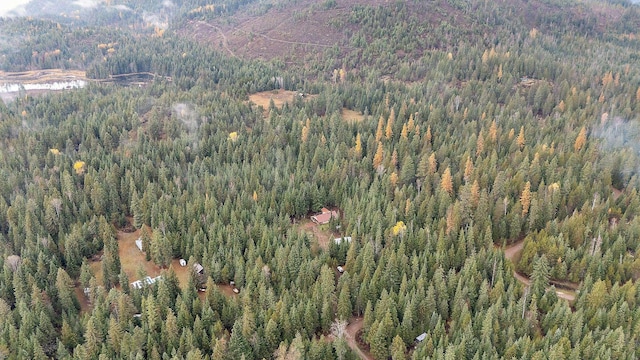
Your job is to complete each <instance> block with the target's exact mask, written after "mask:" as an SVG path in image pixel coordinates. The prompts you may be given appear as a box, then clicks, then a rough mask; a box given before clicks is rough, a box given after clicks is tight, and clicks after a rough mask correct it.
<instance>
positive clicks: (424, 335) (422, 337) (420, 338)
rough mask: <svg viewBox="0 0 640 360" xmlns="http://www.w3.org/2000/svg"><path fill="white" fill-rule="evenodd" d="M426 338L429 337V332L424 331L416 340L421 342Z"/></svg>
mask: <svg viewBox="0 0 640 360" xmlns="http://www.w3.org/2000/svg"><path fill="white" fill-rule="evenodd" d="M426 338H427V333H422V334H420V335H418V337H416V341H418V342H421V341H424V339H426Z"/></svg>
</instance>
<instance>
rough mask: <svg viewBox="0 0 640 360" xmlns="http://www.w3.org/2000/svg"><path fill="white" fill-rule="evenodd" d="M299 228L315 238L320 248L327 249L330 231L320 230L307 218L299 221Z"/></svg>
mask: <svg viewBox="0 0 640 360" xmlns="http://www.w3.org/2000/svg"><path fill="white" fill-rule="evenodd" d="M299 229H300V230H302V231H304V232H305V233H307V235H309V236H311V237H312V238H315V239H316V240H317V241H318V245H319V246H320V247H321V248H322V249H324V250H328V249H329V241H330V240H331V236H332V234H331V232H329V231H324V230H322V229H321V228H320V226H318V224H316V223H314V222H313V221H311V220H309V219H304V220H302V221H300V224H299Z"/></svg>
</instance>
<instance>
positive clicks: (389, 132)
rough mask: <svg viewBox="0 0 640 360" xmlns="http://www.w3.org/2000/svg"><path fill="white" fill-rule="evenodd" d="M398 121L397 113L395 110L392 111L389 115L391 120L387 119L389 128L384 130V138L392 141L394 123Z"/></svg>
mask: <svg viewBox="0 0 640 360" xmlns="http://www.w3.org/2000/svg"><path fill="white" fill-rule="evenodd" d="M395 120H396V113H395V111H394V110H393V108H392V109H391V113H390V114H389V119H387V127H386V128H385V130H384V136H385V137H386V138H387V140H389V139H391V137H392V136H393V123H394V122H395Z"/></svg>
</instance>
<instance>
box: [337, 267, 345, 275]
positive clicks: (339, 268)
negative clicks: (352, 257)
mask: <svg viewBox="0 0 640 360" xmlns="http://www.w3.org/2000/svg"><path fill="white" fill-rule="evenodd" d="M338 272H339V273H340V274H342V273H343V272H344V268H343V267H342V266H338Z"/></svg>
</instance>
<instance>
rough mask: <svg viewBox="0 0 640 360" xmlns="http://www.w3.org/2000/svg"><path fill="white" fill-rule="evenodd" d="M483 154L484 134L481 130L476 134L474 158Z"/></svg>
mask: <svg viewBox="0 0 640 360" xmlns="http://www.w3.org/2000/svg"><path fill="white" fill-rule="evenodd" d="M483 152H484V134H483V133H482V130H480V133H479V134H478V139H477V140H476V156H480V155H481V154H482V153H483Z"/></svg>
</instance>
